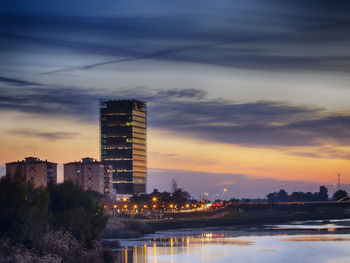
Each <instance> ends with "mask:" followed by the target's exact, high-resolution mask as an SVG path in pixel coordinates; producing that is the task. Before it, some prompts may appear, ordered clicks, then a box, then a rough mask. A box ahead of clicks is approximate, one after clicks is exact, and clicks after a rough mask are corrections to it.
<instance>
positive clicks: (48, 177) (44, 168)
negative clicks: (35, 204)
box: [6, 157, 57, 187]
mask: <svg viewBox="0 0 350 263" xmlns="http://www.w3.org/2000/svg"><path fill="white" fill-rule="evenodd" d="M17 171H19V172H20V173H21V176H23V177H24V178H25V179H26V181H27V182H32V183H33V185H34V187H41V186H43V187H46V186H47V183H48V182H49V181H52V182H54V183H57V163H52V162H48V161H47V160H45V161H42V160H40V159H39V158H37V157H26V158H24V160H23V161H17V162H11V163H7V164H6V174H8V175H14V174H15V173H16V172H17Z"/></svg>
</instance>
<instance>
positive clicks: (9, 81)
mask: <svg viewBox="0 0 350 263" xmlns="http://www.w3.org/2000/svg"><path fill="white" fill-rule="evenodd" d="M0 82H2V83H7V84H10V85H13V86H41V84H40V83H37V82H31V81H26V80H21V79H13V78H5V77H0Z"/></svg>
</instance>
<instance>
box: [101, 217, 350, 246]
mask: <svg viewBox="0 0 350 263" xmlns="http://www.w3.org/2000/svg"><path fill="white" fill-rule="evenodd" d="M335 219H350V215H348V214H344V213H337V214H332V215H330V214H329V213H314V212H313V213H310V212H291V213H283V214H281V213H269V214H268V215H266V214H264V213H263V212H261V211H260V212H259V213H257V214H253V215H248V216H247V215H238V216H236V217H234V218H196V219H189V218H178V219H161V220H159V219H158V220H154V219H153V220H145V219H126V218H123V219H118V218H111V219H110V221H109V224H111V226H109V228H108V227H107V229H106V231H105V232H104V235H102V239H103V240H105V241H107V240H113V239H114V240H115V239H128V238H140V237H143V236H145V235H147V234H155V233H156V232H157V231H166V230H181V229H188V228H191V229H196V228H198V229H199V228H209V227H232V228H235V229H237V230H238V231H240V230H241V231H243V230H244V231H246V230H249V229H255V230H257V231H266V227H265V226H266V225H271V226H273V225H278V224H285V223H292V222H297V221H317V220H321V221H325V222H324V223H327V221H328V220H335ZM113 224H115V225H117V227H115V226H114V225H113ZM292 230H295V231H296V232H298V231H300V229H298V228H296V229H290V231H292ZM302 230H304V231H305V230H306V229H302ZM339 230H341V229H339ZM269 231H274V232H275V231H278V229H273V228H271V229H269ZM320 233H321V232H320Z"/></svg>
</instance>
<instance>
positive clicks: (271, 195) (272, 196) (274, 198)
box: [266, 192, 277, 203]
mask: <svg viewBox="0 0 350 263" xmlns="http://www.w3.org/2000/svg"><path fill="white" fill-rule="evenodd" d="M266 197H267V199H268V200H269V202H270V203H273V202H276V201H277V193H276V192H273V193H269V194H268V195H267V196H266Z"/></svg>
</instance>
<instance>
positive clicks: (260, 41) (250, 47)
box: [0, 0, 350, 74]
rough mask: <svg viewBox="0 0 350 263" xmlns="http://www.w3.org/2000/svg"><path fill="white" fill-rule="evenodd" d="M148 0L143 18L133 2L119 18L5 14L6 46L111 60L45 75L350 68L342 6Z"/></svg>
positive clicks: (2, 27) (339, 3) (345, 12)
mask: <svg viewBox="0 0 350 263" xmlns="http://www.w3.org/2000/svg"><path fill="white" fill-rule="evenodd" d="M63 2H64V1H63ZM140 2H142V3H143V1H140ZM150 2H151V3H154V9H153V10H152V11H151V12H150V10H148V8H147V7H146V4H145V3H143V4H140V5H139V6H138V9H137V10H138V14H137V15H135V14H134V12H129V11H130V10H129V9H128V7H127V6H128V5H118V7H116V6H115V5H114V4H113V3H110V4H111V9H113V7H114V8H116V9H118V12H115V15H104V14H103V13H102V12H100V13H98V14H94V15H90V16H88V15H86V13H84V14H78V15H76V16H72V15H66V14H57V13H55V14H54V15H47V14H46V15H43V14H42V15H33V14H32V13H31V12H30V11H27V12H22V13H20V14H17V15H13V14H11V15H6V14H4V15H3V16H2V19H1V21H2V22H3V23H1V24H0V35H1V36H2V37H3V38H4V39H6V40H7V41H4V42H3V43H2V44H1V48H2V50H4V51H5V52H6V51H11V50H17V51H18V50H22V49H30V48H35V45H39V46H40V47H42V46H45V47H51V48H55V49H60V50H61V51H64V52H66V53H67V54H70V53H83V54H84V55H85V56H88V55H92V56H93V55H103V56H104V57H106V59H105V60H102V61H99V62H96V63H90V64H85V65H81V66H75V67H64V68H57V70H51V71H47V72H42V73H44V74H53V73H63V72H70V71H74V70H89V69H92V68H96V67H101V66H105V65H113V64H117V63H125V62H130V61H136V60H144V59H160V60H169V61H182V62H196V63H203V64H215V65H221V66H226V67H237V68H248V69H259V70H286V71H289V70H321V71H336V72H349V70H350V57H349V55H348V52H347V48H346V47H347V45H348V44H349V42H350V36H349V34H348V32H349V29H350V22H349V19H348V18H349V15H350V13H349V10H350V9H349V8H348V7H349V4H348V3H346V2H344V1H336V2H337V3H335V2H334V1H333V2H334V3H331V2H330V1H325V2H327V4H320V1H308V3H293V4H290V3H287V2H284V3H278V2H276V1H263V2H261V1H253V2H255V4H248V3H245V2H240V3H236V2H235V3H231V2H229V1H220V4H219V3H216V4H215V5H213V4H212V3H210V2H209V1H202V2H201V4H200V5H197V4H195V3H182V4H177V5H176V7H175V6H174V8H175V10H177V12H171V10H172V9H171V8H170V6H172V5H171V4H170V3H168V4H167V5H164V4H160V3H159V2H158V1H156V0H152V1H150ZM311 3H313V4H311ZM60 5H64V3H61V4H60ZM70 5H71V3H70ZM310 5H312V8H311V6H310ZM89 6H93V4H92V3H91V2H90V1H87V3H86V9H87V11H89V12H87V13H90V12H92V13H94V11H95V10H96V7H95V6H94V7H93V8H90V9H89ZM167 7H168V8H167ZM329 10H332V12H330V11H329ZM123 11H124V13H123ZM133 11H134V10H133ZM150 13H151V14H152V15H150ZM208 17H210V18H212V19H208ZM24 44H30V45H24ZM33 45H34V46H33ZM52 66H54V65H52Z"/></svg>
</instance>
